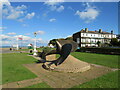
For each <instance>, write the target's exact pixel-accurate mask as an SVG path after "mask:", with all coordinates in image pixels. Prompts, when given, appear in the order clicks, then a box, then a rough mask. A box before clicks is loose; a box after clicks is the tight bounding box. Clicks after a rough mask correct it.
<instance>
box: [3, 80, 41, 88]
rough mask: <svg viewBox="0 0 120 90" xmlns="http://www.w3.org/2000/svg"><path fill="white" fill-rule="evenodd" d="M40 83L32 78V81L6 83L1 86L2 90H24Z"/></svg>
mask: <svg viewBox="0 0 120 90" xmlns="http://www.w3.org/2000/svg"><path fill="white" fill-rule="evenodd" d="M41 82H42V81H41V79H40V78H34V79H29V80H23V81H18V82H12V83H7V84H4V85H2V88H24V87H27V86H31V85H34V84H37V83H41Z"/></svg>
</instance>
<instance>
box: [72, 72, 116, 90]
mask: <svg viewBox="0 0 120 90" xmlns="http://www.w3.org/2000/svg"><path fill="white" fill-rule="evenodd" d="M73 88H118V71H115V72H110V73H108V74H106V75H103V76H102V77H98V78H97V79H93V80H91V81H90V82H86V83H84V84H81V85H78V86H75V87H73ZM73 88H71V89H73Z"/></svg>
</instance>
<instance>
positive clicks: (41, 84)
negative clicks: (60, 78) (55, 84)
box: [26, 82, 52, 89]
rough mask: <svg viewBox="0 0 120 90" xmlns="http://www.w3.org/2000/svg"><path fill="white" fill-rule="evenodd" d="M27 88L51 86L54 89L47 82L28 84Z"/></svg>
mask: <svg viewBox="0 0 120 90" xmlns="http://www.w3.org/2000/svg"><path fill="white" fill-rule="evenodd" d="M26 88H49V89H52V88H51V87H50V86H49V85H47V84H46V83H45V82H43V83H38V84H35V85H32V86H28V87H26Z"/></svg>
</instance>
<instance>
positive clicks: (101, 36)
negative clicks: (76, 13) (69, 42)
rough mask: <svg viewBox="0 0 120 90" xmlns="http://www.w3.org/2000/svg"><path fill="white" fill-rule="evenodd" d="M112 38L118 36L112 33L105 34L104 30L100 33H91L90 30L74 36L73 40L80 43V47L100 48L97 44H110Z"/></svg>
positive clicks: (86, 29) (100, 30)
mask: <svg viewBox="0 0 120 90" xmlns="http://www.w3.org/2000/svg"><path fill="white" fill-rule="evenodd" d="M111 38H116V35H115V34H113V31H111V33H109V32H104V31H102V29H99V31H97V30H95V31H89V30H88V28H85V30H83V29H82V30H81V31H79V32H77V33H74V34H73V40H74V41H75V42H77V43H78V46H79V47H98V45H97V42H98V41H100V42H101V44H102V43H110V41H111Z"/></svg>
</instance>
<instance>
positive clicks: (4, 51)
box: [0, 48, 19, 53]
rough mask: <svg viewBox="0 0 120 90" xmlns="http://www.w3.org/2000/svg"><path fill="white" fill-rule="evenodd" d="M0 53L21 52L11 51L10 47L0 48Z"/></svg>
mask: <svg viewBox="0 0 120 90" xmlns="http://www.w3.org/2000/svg"><path fill="white" fill-rule="evenodd" d="M0 53H19V51H10V50H9V49H8V48H5V49H0Z"/></svg>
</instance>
